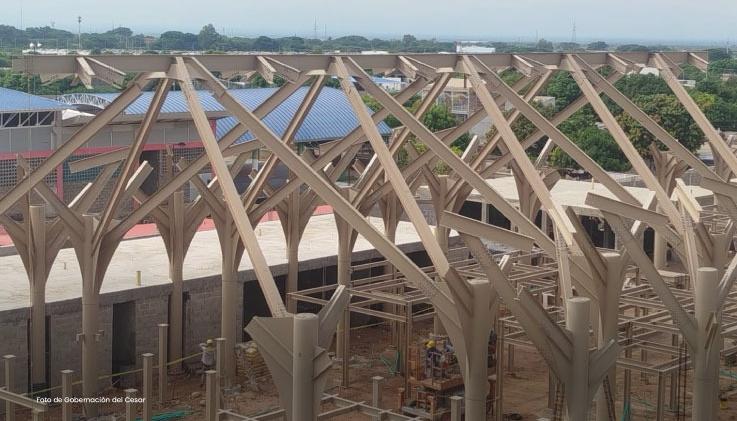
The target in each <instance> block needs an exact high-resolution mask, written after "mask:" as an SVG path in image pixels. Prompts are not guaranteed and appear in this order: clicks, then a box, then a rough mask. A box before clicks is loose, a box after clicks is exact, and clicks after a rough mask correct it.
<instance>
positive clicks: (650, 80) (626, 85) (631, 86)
mask: <svg viewBox="0 0 737 421" xmlns="http://www.w3.org/2000/svg"><path fill="white" fill-rule="evenodd" d="M614 86H615V87H616V88H617V89H619V91H620V92H622V93H623V94H624V95H625V96H626V97H627V98H630V99H632V100H634V99H635V98H636V97H638V96H647V95H659V94H670V93H671V90H670V88H668V85H667V84H666V83H665V81H664V80H663V79H661V78H660V77H658V76H655V75H650V74H646V75H641V74H632V75H627V76H624V77H623V78H621V79H619V80H618V81H617V82H616V83H615V84H614Z"/></svg>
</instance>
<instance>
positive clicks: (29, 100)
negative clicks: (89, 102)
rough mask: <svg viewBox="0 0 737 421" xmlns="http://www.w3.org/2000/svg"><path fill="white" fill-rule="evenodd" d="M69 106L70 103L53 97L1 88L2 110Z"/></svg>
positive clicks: (52, 109)
mask: <svg viewBox="0 0 737 421" xmlns="http://www.w3.org/2000/svg"><path fill="white" fill-rule="evenodd" d="M67 108H69V106H68V105H66V104H64V103H61V102H58V101H54V100H53V99H48V98H44V97H40V96H36V95H31V94H27V93H25V92H21V91H15V90H13V89H7V88H0V112H19V111H55V110H64V109H67Z"/></svg>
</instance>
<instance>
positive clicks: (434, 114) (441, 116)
mask: <svg viewBox="0 0 737 421" xmlns="http://www.w3.org/2000/svg"><path fill="white" fill-rule="evenodd" d="M415 104H419V102H416V103H415ZM422 123H423V124H424V125H425V126H427V128H428V129H430V131H432V132H437V131H440V130H445V129H449V128H451V127H455V126H456V124H457V122H456V118H455V116H454V115H453V114H451V112H450V110H449V109H448V107H445V106H442V105H439V104H435V105H433V106H432V107H430V109H429V110H427V112H426V113H425V115H423V116H422Z"/></svg>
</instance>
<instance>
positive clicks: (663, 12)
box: [0, 0, 737, 43]
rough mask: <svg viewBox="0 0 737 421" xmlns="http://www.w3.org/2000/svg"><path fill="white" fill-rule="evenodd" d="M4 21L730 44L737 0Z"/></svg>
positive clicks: (412, 3) (180, 2)
mask: <svg viewBox="0 0 737 421" xmlns="http://www.w3.org/2000/svg"><path fill="white" fill-rule="evenodd" d="M2 3H4V5H3V13H2V16H0V24H7V25H13V26H16V27H28V26H46V25H49V26H51V24H52V22H53V24H54V26H55V27H56V28H59V29H67V30H71V31H74V32H76V31H77V16H81V17H82V32H103V31H106V30H109V29H111V28H112V27H114V26H116V27H117V26H125V27H129V28H131V29H132V30H133V31H134V32H135V33H146V34H151V35H156V34H159V33H161V32H164V31H167V30H179V31H187V32H198V31H199V30H200V28H202V26H204V25H205V24H208V23H212V24H213V25H215V27H216V28H217V30H218V31H219V32H221V33H223V34H225V35H231V36H232V35H240V36H253V35H267V36H284V35H297V36H302V37H312V36H313V34H314V33H315V29H314V28H315V22H317V28H318V29H317V34H318V37H320V38H323V37H324V36H325V35H326V34H327V36H331V37H338V36H342V35H363V36H367V37H380V38H389V37H401V35H403V34H407V33H410V34H413V35H415V36H418V37H422V38H437V39H440V40H502V41H515V40H522V41H531V40H535V39H537V38H546V39H550V40H555V41H570V40H572V38H573V26H574V22H575V27H576V31H575V32H576V40H577V41H579V42H586V41H591V40H599V39H603V40H614V41H617V40H621V41H626V40H631V41H637V40H643V41H644V40H648V41H653V42H659V41H662V42H674V43H675V42H681V41H716V42H720V43H726V42H733V41H734V39H735V38H737V31H734V30H731V29H732V28H734V26H733V23H734V22H735V21H737V1H736V0H699V1H695V0H619V1H616V0H606V1H600V0H496V1H492V0H443V1H441V0H394V1H388V0H371V1H354V0H310V1H307V0H279V1H263V0H259V1H255V0H218V1H214V2H208V1H204V0H125V1H123V2H118V1H116V2H113V1H109V0H64V1H59V0H2Z"/></svg>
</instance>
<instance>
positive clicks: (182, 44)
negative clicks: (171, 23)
mask: <svg viewBox="0 0 737 421" xmlns="http://www.w3.org/2000/svg"><path fill="white" fill-rule="evenodd" d="M198 43H199V40H198V37H197V35H195V34H190V33H184V32H179V31H166V32H164V33H163V34H161V36H160V37H159V39H158V41H157V42H156V43H155V44H154V46H155V48H158V49H160V50H195V49H197V44H198Z"/></svg>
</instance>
